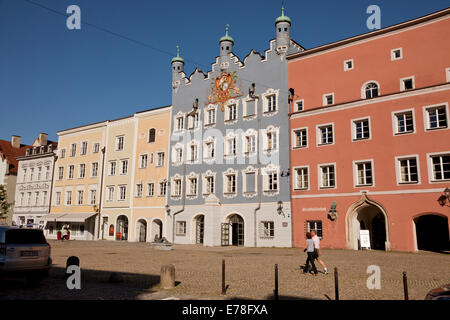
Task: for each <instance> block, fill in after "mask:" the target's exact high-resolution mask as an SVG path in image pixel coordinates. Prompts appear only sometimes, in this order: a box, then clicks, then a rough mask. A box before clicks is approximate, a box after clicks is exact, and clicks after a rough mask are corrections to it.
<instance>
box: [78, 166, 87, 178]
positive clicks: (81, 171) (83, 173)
mask: <svg viewBox="0 0 450 320" xmlns="http://www.w3.org/2000/svg"><path fill="white" fill-rule="evenodd" d="M85 176H86V165H85V164H84V163H82V164H80V172H79V175H78V178H80V179H83V178H84V177H85Z"/></svg>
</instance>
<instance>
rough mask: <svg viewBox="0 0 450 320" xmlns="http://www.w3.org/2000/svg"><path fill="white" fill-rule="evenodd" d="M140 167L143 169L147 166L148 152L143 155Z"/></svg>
mask: <svg viewBox="0 0 450 320" xmlns="http://www.w3.org/2000/svg"><path fill="white" fill-rule="evenodd" d="M139 168H141V169H145V168H147V155H146V154H142V155H141V157H140V163H139Z"/></svg>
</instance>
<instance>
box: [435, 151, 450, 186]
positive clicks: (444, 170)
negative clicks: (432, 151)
mask: <svg viewBox="0 0 450 320" xmlns="http://www.w3.org/2000/svg"><path fill="white" fill-rule="evenodd" d="M431 164H432V179H433V181H445V180H450V155H448V154H446V155H435V156H431Z"/></svg>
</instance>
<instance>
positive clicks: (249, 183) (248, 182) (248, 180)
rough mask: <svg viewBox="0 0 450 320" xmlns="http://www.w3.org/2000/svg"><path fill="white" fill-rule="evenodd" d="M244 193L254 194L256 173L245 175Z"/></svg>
mask: <svg viewBox="0 0 450 320" xmlns="http://www.w3.org/2000/svg"><path fill="white" fill-rule="evenodd" d="M244 192H245V193H255V192H256V172H246V173H245V190H244Z"/></svg>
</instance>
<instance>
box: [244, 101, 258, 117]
mask: <svg viewBox="0 0 450 320" xmlns="http://www.w3.org/2000/svg"><path fill="white" fill-rule="evenodd" d="M255 114H256V101H255V100H246V101H244V117H250V116H254V115H255Z"/></svg>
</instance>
